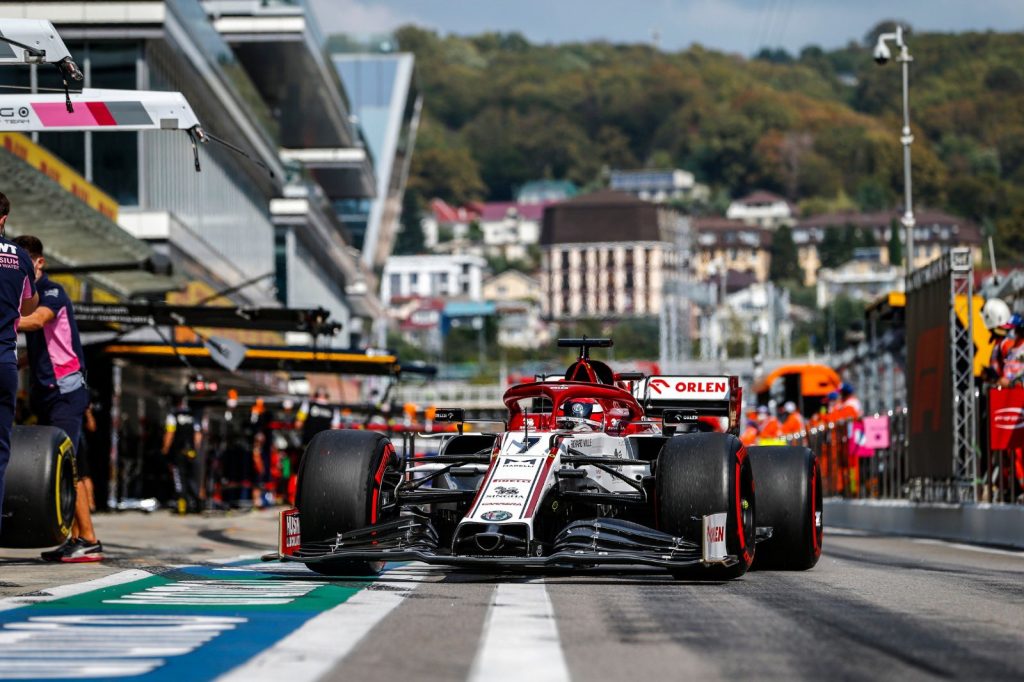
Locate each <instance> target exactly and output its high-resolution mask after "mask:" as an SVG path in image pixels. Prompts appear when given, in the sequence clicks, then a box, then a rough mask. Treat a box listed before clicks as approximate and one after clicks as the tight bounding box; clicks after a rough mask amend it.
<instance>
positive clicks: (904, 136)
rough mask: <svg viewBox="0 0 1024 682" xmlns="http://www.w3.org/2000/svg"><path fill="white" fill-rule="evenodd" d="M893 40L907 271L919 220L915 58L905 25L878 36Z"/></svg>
mask: <svg viewBox="0 0 1024 682" xmlns="http://www.w3.org/2000/svg"><path fill="white" fill-rule="evenodd" d="M888 40H892V41H893V42H895V43H896V46H897V47H898V48H900V53H899V56H897V57H896V61H897V62H899V63H900V65H901V67H902V71H903V130H902V131H901V134H900V143H901V144H902V145H903V206H904V210H903V217H902V218H901V219H900V223H901V224H902V225H903V229H905V230H906V233H907V273H908V274H909V273H910V271H911V270H913V269H914V226H915V225H916V223H917V221H916V220H915V218H914V198H913V185H912V182H911V177H910V168H911V165H910V145H911V144H913V143H914V135H913V133H911V132H910V62H912V61H914V58H913V57H911V56H910V50H909V48H908V47H907V44H906V42H904V40H903V27H902V26H897V27H896V32H895V33H883V34H882V35H880V36H879V37H878V44H879V45H882V44H884V43H885V41H888Z"/></svg>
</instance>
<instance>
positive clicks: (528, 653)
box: [469, 582, 570, 682]
mask: <svg viewBox="0 0 1024 682" xmlns="http://www.w3.org/2000/svg"><path fill="white" fill-rule="evenodd" d="M568 679H570V678H569V666H568V664H567V663H566V661H565V655H564V654H563V653H562V645H561V642H560V641H559V638H558V625H557V624H556V623H555V612H554V609H553V608H552V606H551V598H550V597H549V596H548V590H547V587H546V586H545V585H544V583H543V582H528V583H499V584H498V587H497V589H495V591H494V600H493V601H492V602H491V606H490V609H488V611H487V620H486V622H485V623H484V630H483V635H482V636H481V640H480V648H479V649H478V650H477V655H476V660H475V661H474V662H473V668H472V669H471V670H470V673H469V680H470V682H519V680H530V682H561V681H562V680H568Z"/></svg>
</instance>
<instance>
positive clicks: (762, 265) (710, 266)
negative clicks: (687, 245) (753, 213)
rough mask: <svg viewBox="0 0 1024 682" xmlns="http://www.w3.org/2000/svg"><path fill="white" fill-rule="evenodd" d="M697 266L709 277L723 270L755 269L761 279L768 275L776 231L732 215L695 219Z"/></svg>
mask: <svg viewBox="0 0 1024 682" xmlns="http://www.w3.org/2000/svg"><path fill="white" fill-rule="evenodd" d="M693 232H694V253H695V258H694V270H695V271H696V275H697V279H698V280H699V281H705V280H708V279H710V278H711V276H712V275H715V274H717V273H720V272H722V271H723V270H725V271H728V270H733V271H735V272H750V273H753V274H754V276H755V279H756V280H757V281H758V282H764V281H765V280H767V279H768V266H769V265H770V264H771V246H772V232H771V230H769V229H768V228H765V227H760V226H758V225H748V224H746V223H744V222H741V221H739V220H730V219H729V218H719V217H705V218H694V219H693Z"/></svg>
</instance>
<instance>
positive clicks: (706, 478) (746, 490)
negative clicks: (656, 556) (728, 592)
mask: <svg viewBox="0 0 1024 682" xmlns="http://www.w3.org/2000/svg"><path fill="white" fill-rule="evenodd" d="M655 491H656V505H657V509H656V512H657V515H658V516H657V518H658V526H659V528H660V529H661V530H663V531H665V532H667V533H671V534H673V535H675V536H678V537H683V538H686V539H687V540H691V541H693V542H696V543H698V544H701V542H702V539H703V538H702V535H703V526H702V521H703V517H704V516H707V515H709V514H718V513H721V512H727V513H728V516H727V522H726V529H725V536H726V549H727V552H728V553H729V554H730V555H732V556H735V557H736V559H737V562H736V563H735V564H733V565H732V566H706V567H705V566H695V567H693V568H687V569H681V570H679V571H675V572H673V575H674V576H675V577H676V578H680V579H686V580H730V579H732V578H738V577H739V576H741V575H743V574H744V573H746V572H747V569H748V568H750V564H751V562H752V561H753V558H754V534H755V530H756V529H755V527H754V518H755V500H754V477H753V473H752V471H751V468H750V461H749V460H748V458H747V453H746V449H745V448H744V447H743V445H742V444H741V443H740V441H739V439H737V438H736V437H735V436H731V435H729V434H724V433H692V434H686V435H681V436H675V437H674V438H672V439H670V440H669V441H668V442H667V443H665V445H664V447H663V448H662V450H661V453H660V454H659V455H658V461H657V469H656V472H655Z"/></svg>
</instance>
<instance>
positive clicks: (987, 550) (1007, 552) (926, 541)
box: [911, 538, 1024, 559]
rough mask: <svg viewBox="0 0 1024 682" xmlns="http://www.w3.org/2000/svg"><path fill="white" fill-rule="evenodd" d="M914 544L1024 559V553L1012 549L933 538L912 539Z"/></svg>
mask: <svg viewBox="0 0 1024 682" xmlns="http://www.w3.org/2000/svg"><path fill="white" fill-rule="evenodd" d="M911 541H912V542H916V543H918V544H920V545H942V546H943V547H955V548H956V549H963V550H966V551H968V552H979V553H981V554H998V555H999V556H1009V557H1013V558H1015V559H1024V552H1022V551H1019V550H1018V551H1014V550H1012V549H995V548H994V547H980V546H978V545H965V544H963V543H960V542H949V541H948V540H934V539H932V538H912V539H911Z"/></svg>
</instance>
